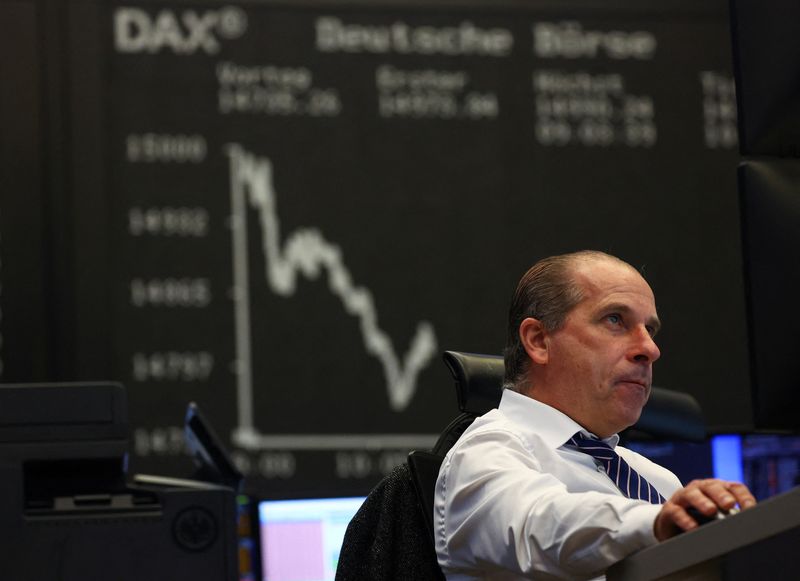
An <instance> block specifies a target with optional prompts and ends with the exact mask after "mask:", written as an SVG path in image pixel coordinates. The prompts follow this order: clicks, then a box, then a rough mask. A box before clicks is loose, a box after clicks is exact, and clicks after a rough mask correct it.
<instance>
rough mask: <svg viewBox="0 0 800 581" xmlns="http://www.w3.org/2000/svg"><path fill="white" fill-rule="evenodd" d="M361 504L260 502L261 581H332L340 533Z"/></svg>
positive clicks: (357, 501)
mask: <svg viewBox="0 0 800 581" xmlns="http://www.w3.org/2000/svg"><path fill="white" fill-rule="evenodd" d="M363 502H364V498H363V497H354V498H312V499H297V500H264V501H262V502H260V503H259V523H260V529H261V531H260V532H261V561H262V572H263V575H262V576H263V579H264V581H287V580H289V579H301V578H302V579H315V580H319V581H323V580H325V581H327V580H331V581H332V580H333V578H334V575H335V573H336V565H337V563H338V561H339V552H340V551H341V548H342V539H343V538H344V532H345V530H346V529H347V525H348V524H349V523H350V519H352V518H353V515H354V514H355V513H356V511H357V510H358V509H359V507H360V506H361V504H362V503H363Z"/></svg>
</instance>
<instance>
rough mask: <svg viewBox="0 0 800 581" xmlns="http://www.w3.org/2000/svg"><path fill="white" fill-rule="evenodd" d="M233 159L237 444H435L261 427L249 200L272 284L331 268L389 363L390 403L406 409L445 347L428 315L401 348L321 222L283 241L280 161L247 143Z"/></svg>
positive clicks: (291, 287)
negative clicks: (275, 166)
mask: <svg viewBox="0 0 800 581" xmlns="http://www.w3.org/2000/svg"><path fill="white" fill-rule="evenodd" d="M225 151H226V153H227V155H228V157H229V160H230V194H231V220H230V228H231V235H232V243H233V244H232V249H233V288H232V293H231V294H232V299H233V303H234V311H235V323H234V324H235V329H236V331H235V349H236V361H235V372H236V376H237V412H238V427H237V428H236V429H235V430H234V433H233V441H234V443H235V444H236V445H238V446H240V447H242V448H245V449H251V450H262V449H276V448H277V449H280V448H294V449H363V448H371V449H378V448H382V447H405V446H408V447H429V446H430V445H431V444H432V443H433V441H434V440H435V437H436V436H435V435H431V434H293V435H267V434H261V433H260V432H259V431H258V429H257V428H256V426H255V424H254V418H253V415H254V414H253V377H252V375H253V373H252V347H251V342H250V338H251V333H250V322H251V321H250V284H251V283H250V273H249V257H248V229H247V212H248V205H249V206H250V207H252V208H254V209H255V210H256V212H257V214H258V216H259V226H260V229H261V242H262V249H263V254H264V261H265V271H266V281H265V283H266V287H267V288H268V289H269V290H270V291H272V292H273V293H275V294H276V295H279V296H282V297H291V296H293V295H294V294H295V291H296V288H297V284H298V279H299V278H300V277H301V276H302V277H303V278H305V279H308V280H310V281H316V280H317V279H319V278H320V277H321V276H322V275H323V274H325V275H327V283H328V289H329V290H330V292H331V293H332V294H333V295H334V296H336V297H337V298H339V300H340V301H341V303H342V307H343V310H344V311H345V312H346V313H347V314H349V315H351V316H353V317H354V318H356V319H357V320H358V324H359V328H360V331H361V336H362V339H363V347H364V350H365V351H366V353H368V354H369V355H371V356H373V357H375V358H376V359H377V360H378V362H379V363H380V364H381V367H382V369H383V374H384V379H385V381H386V392H387V398H388V403H389V406H390V408H391V409H392V410H393V411H397V412H401V411H403V410H404V409H406V408H407V407H408V405H409V403H410V402H411V400H412V398H413V396H414V393H415V391H416V385H417V378H418V376H419V374H420V372H421V371H422V370H423V369H424V368H425V367H426V366H427V365H428V364H429V363H430V362H431V361H432V359H433V357H434V356H435V355H436V351H437V348H438V346H437V340H436V333H435V330H434V328H433V325H432V324H431V323H430V322H428V321H420V322H419V323H418V324H417V328H416V331H415V333H414V336H413V337H412V339H411V341H410V344H409V347H408V350H407V351H406V352H405V354H402V356H401V354H399V353H398V352H397V351H396V350H395V347H394V345H393V343H392V339H391V337H389V335H388V334H387V333H386V331H384V330H383V329H382V328H381V327H380V326H379V324H378V312H377V308H376V305H375V300H374V298H373V295H372V292H371V291H370V290H369V289H368V288H366V287H364V286H359V285H357V284H356V283H355V282H353V278H352V275H351V273H350V271H349V270H348V268H347V265H346V263H345V260H344V258H343V256H342V252H341V249H340V248H339V247H338V246H337V245H336V244H334V243H332V242H330V241H328V240H326V239H325V237H324V235H323V233H322V232H321V231H320V230H319V229H317V228H313V227H307V228H299V229H297V230H295V231H293V232H291V233H290V234H289V235H287V237H286V239H285V240H284V241H283V242H282V241H281V233H280V221H279V216H278V212H277V194H276V192H275V187H274V183H273V176H272V163H271V161H270V160H269V159H268V158H266V157H259V156H257V155H255V154H253V153H250V152H248V151H247V150H246V149H245V148H244V147H242V146H241V145H239V144H236V143H232V144H228V145H227V146H226V148H225Z"/></svg>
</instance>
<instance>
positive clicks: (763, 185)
mask: <svg viewBox="0 0 800 581" xmlns="http://www.w3.org/2000/svg"><path fill="white" fill-rule="evenodd" d="M739 195H740V199H741V209H742V252H743V257H744V274H745V292H746V298H747V303H746V305H747V315H748V328H749V350H750V367H751V380H752V385H753V408H754V415H755V417H754V420H755V427H756V428H758V429H760V430H763V431H784V430H786V431H795V432H800V357H798V355H800V348H799V347H798V343H797V337H796V335H795V329H797V328H798V327H800V309H798V308H797V289H798V288H800V269H798V268H797V265H798V263H800V160H798V159H759V160H748V161H744V162H742V163H741V164H740V166H739Z"/></svg>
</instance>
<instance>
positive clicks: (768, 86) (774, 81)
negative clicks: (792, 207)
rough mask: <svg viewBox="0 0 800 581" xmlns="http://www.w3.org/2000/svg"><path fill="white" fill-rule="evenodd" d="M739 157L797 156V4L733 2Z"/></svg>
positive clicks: (799, 52) (799, 68)
mask: <svg viewBox="0 0 800 581" xmlns="http://www.w3.org/2000/svg"><path fill="white" fill-rule="evenodd" d="M730 14H731V37H732V40H733V64H734V67H733V68H734V74H735V77H736V100H737V104H738V115H739V148H740V151H741V152H742V155H775V156H787V155H793V156H798V155H800V83H799V82H798V78H800V43H798V42H797V38H798V36H800V3H797V2H778V1H773V2H768V1H765V0H731V13H730Z"/></svg>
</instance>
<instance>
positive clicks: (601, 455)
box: [567, 432, 666, 504]
mask: <svg viewBox="0 0 800 581" xmlns="http://www.w3.org/2000/svg"><path fill="white" fill-rule="evenodd" d="M567 444H571V445H573V446H575V448H577V449H578V450H580V451H581V452H584V453H586V454H589V455H590V456H592V457H593V458H595V459H596V460H599V461H600V463H601V464H602V466H603V468H605V471H606V473H607V474H608V477H609V478H611V480H612V481H613V482H614V484H615V485H616V486H617V488H619V489H620V490H621V491H622V494H624V495H625V496H627V497H628V498H633V499H637V500H646V501H647V502H650V503H652V504H664V502H666V500H665V498H664V497H663V496H661V495H660V494H659V493H658V490H656V487H655V486H653V485H652V484H650V483H649V482H648V481H647V480H645V479H644V477H643V476H642V475H640V474H639V473H638V472H636V470H634V469H633V468H631V467H630V465H629V464H628V463H627V462H626V461H625V460H623V459H622V458H621V457H620V455H619V454H617V453H616V452H615V451H614V450H613V449H612V448H611V446H609V445H608V444H606V443H605V442H603V441H601V440H595V439H593V438H585V437H583V436H582V435H581V433H580V432H578V433H577V434H575V435H574V436H572V438H570V439H569V441H568V442H567Z"/></svg>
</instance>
